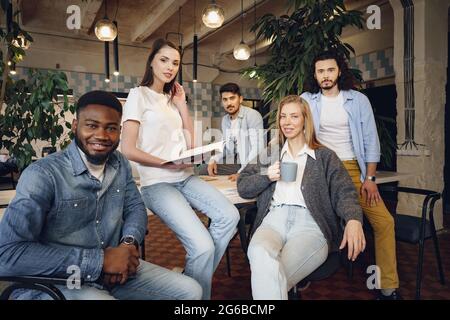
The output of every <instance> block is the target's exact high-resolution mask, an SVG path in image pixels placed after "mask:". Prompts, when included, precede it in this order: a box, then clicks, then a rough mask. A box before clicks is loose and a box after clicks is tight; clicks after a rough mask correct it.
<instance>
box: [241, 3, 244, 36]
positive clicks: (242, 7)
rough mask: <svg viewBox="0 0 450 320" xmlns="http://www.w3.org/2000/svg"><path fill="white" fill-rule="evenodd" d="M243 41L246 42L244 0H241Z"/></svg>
mask: <svg viewBox="0 0 450 320" xmlns="http://www.w3.org/2000/svg"><path fill="white" fill-rule="evenodd" d="M241 17H242V18H241V21H242V23H241V42H244V0H241Z"/></svg>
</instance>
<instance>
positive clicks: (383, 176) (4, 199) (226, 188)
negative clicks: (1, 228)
mask: <svg viewBox="0 0 450 320" xmlns="http://www.w3.org/2000/svg"><path fill="white" fill-rule="evenodd" d="M411 176H412V174H408V173H399V172H391V171H377V183H378V184H382V183H388V182H395V181H401V180H403V179H405V178H408V177H411ZM200 178H201V179H203V180H205V181H206V182H208V183H209V184H210V185H212V186H214V187H216V188H217V189H218V190H219V191H220V192H222V193H223V194H224V195H225V196H226V197H227V198H228V199H229V200H230V201H231V203H233V204H235V205H236V204H245V203H251V202H254V201H255V199H243V198H241V197H240V196H239V194H238V192H237V186H236V181H230V180H228V176H216V177H209V176H200ZM15 195H16V190H3V191H0V219H1V217H2V215H3V213H4V211H5V208H2V207H6V206H7V205H8V204H9V203H10V202H11V200H12V199H13V198H14V196H15Z"/></svg>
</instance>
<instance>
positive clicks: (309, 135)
mask: <svg viewBox="0 0 450 320" xmlns="http://www.w3.org/2000/svg"><path fill="white" fill-rule="evenodd" d="M288 103H296V104H297V105H298V106H299V107H300V112H301V114H302V116H303V119H304V121H303V127H304V131H305V142H306V144H307V145H308V147H309V148H311V149H313V150H314V149H317V148H319V147H322V144H320V142H319V140H317V138H316V133H315V132H314V122H313V118H312V114H311V110H310V108H309V105H308V102H306V100H304V99H303V98H300V97H299V96H296V95H290V96H287V97H284V98H283V99H282V100H281V102H280V105H279V106H278V112H277V127H278V130H279V140H280V146H283V145H284V142H285V141H286V137H285V136H284V134H283V131H282V130H281V126H280V119H281V111H282V110H283V107H284V106H285V105H286V104H288Z"/></svg>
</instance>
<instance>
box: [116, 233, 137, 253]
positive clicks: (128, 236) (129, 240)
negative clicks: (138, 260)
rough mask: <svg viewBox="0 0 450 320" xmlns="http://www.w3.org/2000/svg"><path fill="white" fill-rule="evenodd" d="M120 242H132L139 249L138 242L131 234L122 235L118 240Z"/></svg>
mask: <svg viewBox="0 0 450 320" xmlns="http://www.w3.org/2000/svg"><path fill="white" fill-rule="evenodd" d="M120 243H124V244H130V245H131V244H132V245H134V246H135V247H136V249H138V250H139V243H138V241H137V240H136V238H135V237H133V236H131V235H127V236H123V237H122V239H121V240H120Z"/></svg>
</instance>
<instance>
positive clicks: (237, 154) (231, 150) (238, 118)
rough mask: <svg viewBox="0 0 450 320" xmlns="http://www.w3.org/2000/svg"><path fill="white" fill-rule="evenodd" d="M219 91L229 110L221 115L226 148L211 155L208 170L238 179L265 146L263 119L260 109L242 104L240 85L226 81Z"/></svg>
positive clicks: (214, 173) (225, 106)
mask: <svg viewBox="0 0 450 320" xmlns="http://www.w3.org/2000/svg"><path fill="white" fill-rule="evenodd" d="M219 91H220V97H221V100H222V105H223V108H224V110H225V112H226V113H227V114H226V115H225V116H224V117H223V118H222V134H223V137H224V140H225V148H224V152H223V153H220V154H218V155H215V156H213V157H211V159H210V160H209V163H208V168H207V170H208V174H209V175H210V176H214V175H216V174H220V175H230V177H229V178H230V180H232V181H236V179H237V177H238V176H239V173H240V172H241V171H242V170H243V169H244V168H245V166H246V165H247V163H249V162H250V161H251V160H253V159H254V158H256V156H257V155H258V153H259V152H261V150H262V149H263V148H264V133H263V132H264V129H263V119H262V116H261V114H260V113H259V112H258V111H256V110H254V109H252V108H248V107H245V106H243V105H242V101H243V100H244V98H243V97H242V95H241V90H240V88H239V86H238V85H237V84H235V83H227V84H224V85H223V86H221V87H220V90H219ZM218 164H219V165H218Z"/></svg>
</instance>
